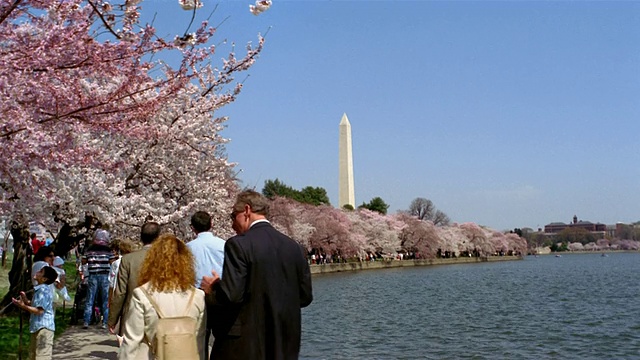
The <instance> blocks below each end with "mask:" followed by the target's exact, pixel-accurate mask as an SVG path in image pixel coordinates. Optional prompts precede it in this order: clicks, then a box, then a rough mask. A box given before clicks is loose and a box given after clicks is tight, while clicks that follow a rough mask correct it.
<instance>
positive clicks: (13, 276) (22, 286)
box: [0, 220, 33, 315]
mask: <svg viewBox="0 0 640 360" xmlns="http://www.w3.org/2000/svg"><path fill="white" fill-rule="evenodd" d="M11 236H12V237H13V262H12V264H11V271H9V292H7V294H6V295H5V296H4V298H3V299H2V302H0V310H1V311H2V312H1V313H0V315H2V314H6V313H8V312H10V311H14V310H16V307H15V306H7V305H9V304H10V303H11V299H12V298H16V297H18V296H19V295H20V291H24V292H27V291H29V290H31V289H33V283H32V282H31V265H32V260H31V247H30V246H29V225H28V224H27V223H26V222H22V221H18V220H13V221H12V223H11Z"/></svg>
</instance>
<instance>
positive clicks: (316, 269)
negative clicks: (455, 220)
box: [309, 256, 524, 275]
mask: <svg viewBox="0 0 640 360" xmlns="http://www.w3.org/2000/svg"><path fill="white" fill-rule="evenodd" d="M523 259H524V257H523V256H490V257H485V258H474V257H472V258H466V257H463V258H460V257H458V258H449V259H442V258H440V259H438V258H436V259H420V260H376V261H363V262H349V263H338V264H323V265H310V266H309V267H310V269H311V275H318V274H329V273H336V272H344V271H360V270H374V269H391V268H399V267H410V266H431V265H451V264H474V263H485V262H495V261H515V260H523Z"/></svg>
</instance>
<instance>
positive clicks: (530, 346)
mask: <svg viewBox="0 0 640 360" xmlns="http://www.w3.org/2000/svg"><path fill="white" fill-rule="evenodd" d="M639 274H640V253H610V254H608V256H607V257H602V256H601V255H600V254H599V253H598V254H567V255H563V256H562V257H559V258H557V257H554V256H553V255H545V256H539V257H533V256H529V257H527V258H526V259H525V260H522V261H509V262H497V263H480V264H460V265H444V266H426V267H416V268H410V269H388V270H370V271H361V272H350V273H336V274H326V275H321V276H316V277H314V279H313V281H314V283H313V286H314V289H313V292H314V297H315V299H314V302H313V303H312V304H311V305H310V306H309V307H308V308H306V309H303V313H302V316H303V324H302V330H303V333H302V349H301V354H300V358H301V359H640V281H639V278H638V275H639Z"/></svg>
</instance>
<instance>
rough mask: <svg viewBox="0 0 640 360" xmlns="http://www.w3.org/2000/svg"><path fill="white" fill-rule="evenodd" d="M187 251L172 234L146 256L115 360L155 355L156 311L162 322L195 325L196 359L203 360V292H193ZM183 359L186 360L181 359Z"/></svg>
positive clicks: (194, 277)
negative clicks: (184, 318) (191, 322)
mask: <svg viewBox="0 0 640 360" xmlns="http://www.w3.org/2000/svg"><path fill="white" fill-rule="evenodd" d="M195 282H196V275H195V269H194V260H193V255H192V254H191V251H189V249H188V248H187V246H186V245H185V244H184V243H183V242H182V241H180V240H178V239H177V238H176V237H175V235H173V234H163V235H160V237H158V239H157V240H156V241H154V242H153V245H152V246H151V248H150V249H149V251H148V252H147V254H146V256H145V259H144V262H143V264H142V270H141V272H140V279H139V281H138V283H139V284H142V285H140V286H138V287H137V288H136V289H135V290H134V291H133V297H132V298H131V301H130V303H129V309H128V313H127V319H126V320H125V326H124V329H125V331H124V334H123V335H124V340H123V343H122V346H121V347H120V352H119V354H118V358H119V359H145V360H146V358H147V353H148V354H149V358H150V359H153V358H155V355H157V350H158V344H156V343H155V341H154V340H153V339H155V335H156V327H157V324H158V311H157V310H156V309H158V310H160V313H161V317H162V318H168V317H180V316H185V314H186V315H187V316H188V317H191V318H193V319H195V321H196V324H197V325H196V329H194V331H197V335H196V340H197V353H198V354H199V355H198V358H199V359H201V360H204V354H205V352H204V335H205V321H204V312H205V303H204V292H203V291H202V290H200V289H196V288H195V287H194V286H193V284H195ZM181 358H184V357H181ZM185 359H186V358H185Z"/></svg>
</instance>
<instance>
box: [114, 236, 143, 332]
mask: <svg viewBox="0 0 640 360" xmlns="http://www.w3.org/2000/svg"><path fill="white" fill-rule="evenodd" d="M150 247H151V245H145V246H144V247H143V248H142V249H140V250H138V251H135V252H132V253H130V254H127V255H125V256H123V257H122V260H120V267H119V270H118V278H117V279H116V284H115V287H114V289H113V297H112V298H111V305H110V306H109V327H115V326H116V325H117V324H118V321H119V322H120V328H119V329H116V330H117V333H118V334H119V335H122V334H123V333H124V329H123V327H124V326H123V324H124V322H125V320H126V319H127V309H128V308H129V302H130V301H131V297H132V296H133V289H135V288H137V287H138V275H139V274H140V270H142V263H143V262H144V257H145V256H146V255H147V250H149V248H150Z"/></svg>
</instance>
